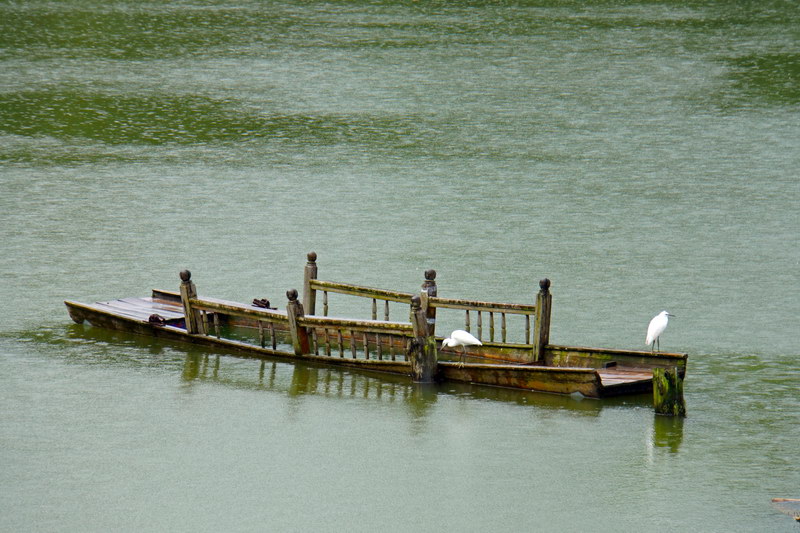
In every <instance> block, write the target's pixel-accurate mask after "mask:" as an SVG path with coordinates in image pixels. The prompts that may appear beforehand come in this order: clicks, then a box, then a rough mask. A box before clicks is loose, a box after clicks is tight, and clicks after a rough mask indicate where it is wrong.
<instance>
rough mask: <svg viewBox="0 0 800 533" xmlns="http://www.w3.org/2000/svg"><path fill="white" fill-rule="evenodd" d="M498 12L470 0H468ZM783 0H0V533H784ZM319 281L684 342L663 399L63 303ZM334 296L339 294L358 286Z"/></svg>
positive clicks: (791, 130) (795, 398)
mask: <svg viewBox="0 0 800 533" xmlns="http://www.w3.org/2000/svg"><path fill="white" fill-rule="evenodd" d="M487 4H488V5H487ZM799 11H800V10H798V7H797V4H796V3H794V2H782V1H766V2H721V1H720V2H714V1H697V2H614V1H608V2H572V1H542V2H525V1H517V2H512V1H508V2H504V1H501V2H493V3H483V2H422V1H420V2H297V3H291V2H288V3H280V2H256V1H248V0H243V1H240V2H220V1H218V0H203V1H199V2H173V3H169V4H167V3H161V2H145V1H135V0H131V1H119V2H117V1H112V2H97V1H77V0H73V1H69V0H67V1H62V2H52V1H29V2H5V3H2V4H0V30H2V31H0V84H1V85H0V87H2V90H0V162H1V163H0V164H1V165H2V166H0V180H1V181H0V183H1V184H2V195H0V241H1V242H2V243H3V244H2V251H3V253H2V254H0V276H1V277H2V283H1V284H0V298H1V299H2V301H3V307H4V309H5V310H6V313H5V315H4V321H3V325H2V326H0V400H2V406H3V408H2V410H0V450H2V451H0V491H2V492H0V495H2V498H0V501H1V502H2V503H0V516H2V519H1V520H0V530H2V531H9V532H10V531H15V532H16V531H111V530H119V531H123V530H124V531H264V530H268V531H313V530H328V531H376V530H389V531H392V530H394V531H408V530H412V529H416V530H422V531H432V530H437V531H501V530H522V531H644V530H652V531H726V532H728V531H787V532H788V531H797V526H796V524H795V522H794V520H792V519H791V517H789V516H786V515H784V514H781V513H780V512H778V511H776V510H775V509H774V508H773V507H772V506H771V505H770V500H771V498H773V497H793V498H800V469H798V458H800V457H799V455H800V454H798V444H797V443H798V442H800V371H798V368H797V362H798V359H800V350H798V344H797V341H798V331H800V325H799V324H798V316H800V293H799V291H798V287H800V274H799V273H800V239H798V235H800V216H799V215H798V213H800V180H799V179H798V176H800V40H799V39H798V35H800V16H798V15H800V12H799ZM312 250H313V251H316V252H317V253H318V255H319V260H318V263H319V266H320V277H321V278H323V279H332V280H338V281H347V282H352V283H359V284H363V285H370V286H378V287H384V288H390V289H397V290H405V291H416V290H417V289H418V288H419V286H420V284H421V283H422V281H423V272H424V271H425V270H426V269H429V268H435V269H436V270H437V272H438V277H437V281H438V285H439V294H440V295H443V296H448V297H457V298H459V297H460V298H473V299H485V300H501V301H513V302H519V303H531V302H533V299H534V295H535V292H536V290H537V289H538V280H539V279H541V278H543V277H548V278H550V279H551V280H552V293H553V318H552V321H553V327H552V332H551V341H552V342H555V343H559V344H574V345H588V346H605V347H617V348H633V349H640V348H644V336H645V330H646V327H647V323H648V321H649V320H650V318H651V317H652V316H654V315H655V314H656V313H658V312H659V311H661V310H662V309H668V310H669V311H670V312H671V313H673V314H675V315H677V318H675V319H673V320H671V321H670V325H669V328H668V329H667V331H666V333H665V334H664V335H663V337H662V339H661V348H662V349H664V350H669V351H682V352H687V353H689V369H688V375H687V380H686V383H685V387H686V389H685V395H686V401H687V410H688V417H687V418H686V419H685V420H673V419H669V418H661V417H656V416H654V414H653V411H652V408H651V405H650V399H649V398H647V397H644V398H642V397H634V398H627V399H618V400H611V401H594V400H589V399H580V398H573V397H560V396H554V395H544V394H533V393H527V392H518V391H509V390H503V389H492V388H484V387H471V386H454V385H441V386H438V387H432V388H420V387H416V386H413V385H412V384H410V383H409V381H408V380H405V379H401V378H387V377H382V376H375V375H369V374H358V373H352V372H347V371H340V370H328V369H319V368H311V367H305V366H302V365H292V364H286V363H280V362H272V361H267V362H264V363H262V362H260V361H255V360H242V359H235V358H231V357H228V356H224V355H223V356H220V355H219V354H216V353H214V352H212V351H204V350H201V349H197V348H190V347H185V346H182V345H179V344H170V343H159V342H151V341H150V340H149V339H146V338H140V337H136V336H132V335H125V334H120V333H111V332H106V331H101V330H98V329H95V328H91V327H89V326H88V325H76V324H73V323H72V322H71V321H70V320H69V317H68V315H67V313H66V309H65V308H64V306H63V303H62V301H63V300H64V299H74V300H79V301H87V302H90V301H95V300H100V299H111V298H117V297H125V296H144V295H147V294H149V291H150V289H152V288H165V289H173V290H175V289H177V287H178V285H179V279H178V272H179V271H180V270H182V269H184V268H189V269H190V270H191V271H192V273H193V279H194V281H195V283H196V284H197V287H198V290H199V292H200V294H201V295H206V296H214V297H219V298H226V299H232V300H239V301H249V300H251V299H252V298H255V297H259V298H262V297H267V298H270V299H271V300H272V301H273V303H277V304H278V305H280V306H281V307H283V306H284V305H285V300H284V298H285V296H284V294H285V291H286V290H287V289H290V288H293V287H296V288H299V287H300V286H301V283H302V272H303V266H304V264H305V257H306V253H307V252H309V251H312ZM353 305H354V304H352V303H349V302H342V303H341V306H342V307H340V308H339V309H341V310H342V311H344V312H347V313H348V314H356V313H362V314H361V316H362V317H367V315H368V313H369V310H367V309H356V308H355V307H353Z"/></svg>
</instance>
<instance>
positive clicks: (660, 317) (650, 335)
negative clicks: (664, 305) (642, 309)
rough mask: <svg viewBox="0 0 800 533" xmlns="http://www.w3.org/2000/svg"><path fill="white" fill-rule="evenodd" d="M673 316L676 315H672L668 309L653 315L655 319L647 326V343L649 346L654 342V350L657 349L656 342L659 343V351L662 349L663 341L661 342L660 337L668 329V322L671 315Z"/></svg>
mask: <svg viewBox="0 0 800 533" xmlns="http://www.w3.org/2000/svg"><path fill="white" fill-rule="evenodd" d="M671 316H675V315H671V314H669V313H668V312H667V311H661V312H660V313H658V314H657V315H656V316H654V317H653V320H651V321H650V325H649V326H647V338H646V339H645V344H647V345H648V346H650V345H651V344H652V351H655V349H656V343H658V349H659V351H660V350H661V342H659V340H658V338H659V337H660V336H661V334H662V333H664V330H665V329H667V323H669V317H671Z"/></svg>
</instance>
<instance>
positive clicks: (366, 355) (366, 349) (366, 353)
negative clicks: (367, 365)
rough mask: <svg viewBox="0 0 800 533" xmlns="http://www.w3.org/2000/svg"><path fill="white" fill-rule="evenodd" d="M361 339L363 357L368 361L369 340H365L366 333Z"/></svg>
mask: <svg viewBox="0 0 800 533" xmlns="http://www.w3.org/2000/svg"><path fill="white" fill-rule="evenodd" d="M362 337H363V339H364V356H365V357H366V358H367V359H369V340H367V332H366V331H365V332H364V333H363V334H362Z"/></svg>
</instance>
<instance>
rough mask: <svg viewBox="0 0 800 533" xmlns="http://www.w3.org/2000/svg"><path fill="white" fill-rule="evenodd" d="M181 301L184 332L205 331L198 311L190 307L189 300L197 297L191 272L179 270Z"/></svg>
mask: <svg viewBox="0 0 800 533" xmlns="http://www.w3.org/2000/svg"><path fill="white" fill-rule="evenodd" d="M180 276H181V303H182V304H183V318H184V322H185V323H186V332H187V333H191V334H195V333H205V330H204V329H203V326H202V322H201V319H200V311H197V310H195V309H193V308H192V302H191V300H192V299H193V298H197V287H195V285H194V282H193V281H192V273H191V272H189V271H188V270H181V273H180Z"/></svg>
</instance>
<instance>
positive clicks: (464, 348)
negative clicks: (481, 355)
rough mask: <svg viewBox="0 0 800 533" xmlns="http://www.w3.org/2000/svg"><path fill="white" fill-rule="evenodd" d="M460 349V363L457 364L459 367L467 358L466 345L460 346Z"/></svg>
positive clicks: (462, 365)
mask: <svg viewBox="0 0 800 533" xmlns="http://www.w3.org/2000/svg"><path fill="white" fill-rule="evenodd" d="M461 350H462V351H461V363H460V364H459V365H458V366H459V368H464V363H465V362H466V360H467V347H466V346H462V347H461Z"/></svg>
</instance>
